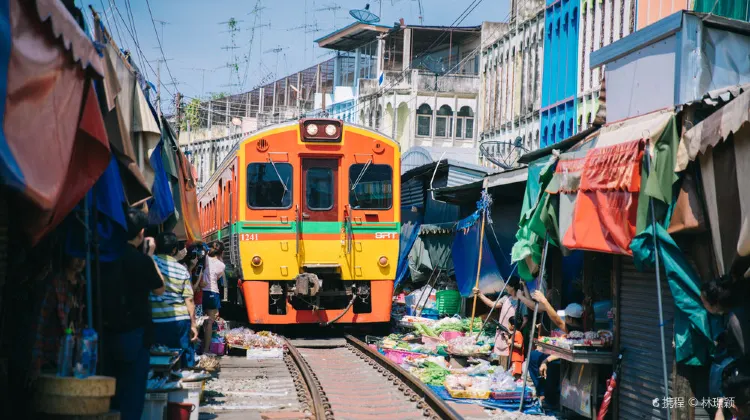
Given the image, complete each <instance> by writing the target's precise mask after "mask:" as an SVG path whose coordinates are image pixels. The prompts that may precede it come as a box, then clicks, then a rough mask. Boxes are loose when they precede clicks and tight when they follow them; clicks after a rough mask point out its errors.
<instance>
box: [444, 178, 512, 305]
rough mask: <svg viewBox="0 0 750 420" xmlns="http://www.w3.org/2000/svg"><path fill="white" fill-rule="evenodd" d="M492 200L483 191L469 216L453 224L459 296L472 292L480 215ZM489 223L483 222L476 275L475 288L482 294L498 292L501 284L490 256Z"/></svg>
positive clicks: (498, 270)
mask: <svg viewBox="0 0 750 420" xmlns="http://www.w3.org/2000/svg"><path fill="white" fill-rule="evenodd" d="M491 206H492V199H491V198H490V196H489V195H488V194H487V193H486V192H483V193H482V198H481V199H480V200H479V202H477V211H475V212H474V213H473V214H471V215H470V216H469V217H467V218H465V219H462V220H459V221H458V224H457V225H456V236H455V237H454V238H453V249H452V251H453V266H454V271H455V274H456V284H457V285H458V291H459V292H460V293H461V296H463V297H469V296H471V295H472V289H473V288H474V285H475V284H476V279H477V266H478V265H479V243H480V242H479V241H480V235H481V229H482V220H481V219H482V215H483V214H487V213H489V209H490V208H491ZM488 225H489V223H488V222H487V221H485V235H484V237H483V238H482V242H483V243H482V261H481V264H482V265H481V270H480V278H479V290H481V291H482V293H485V294H491V293H499V292H500V291H501V290H502V289H503V286H504V285H505V283H504V278H503V276H502V274H500V269H499V267H498V265H497V262H496V261H495V257H494V256H493V255H492V250H491V248H490V244H489V241H488V240H487V229H489V227H488Z"/></svg>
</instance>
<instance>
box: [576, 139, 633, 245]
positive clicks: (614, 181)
mask: <svg viewBox="0 0 750 420" xmlns="http://www.w3.org/2000/svg"><path fill="white" fill-rule="evenodd" d="M643 144H644V143H643V141H641V140H634V141H629V142H626V143H620V144H616V145H613V146H608V147H602V148H595V149H592V150H590V151H589V152H588V154H587V155H586V159H585V162H584V165H583V173H582V175H581V183H580V187H579V190H578V197H577V200H576V204H575V209H574V211H573V223H572V225H571V227H570V229H568V231H567V232H566V233H565V237H564V238H563V246H565V247H566V248H569V249H583V250H588V251H598V252H607V253H613V254H624V255H632V251H630V248H629V246H630V241H632V240H633V237H635V233H636V232H635V230H636V229H635V226H636V218H637V214H638V193H639V191H640V186H641V172H640V165H641V160H642V158H643ZM571 164H574V163H573V162H571Z"/></svg>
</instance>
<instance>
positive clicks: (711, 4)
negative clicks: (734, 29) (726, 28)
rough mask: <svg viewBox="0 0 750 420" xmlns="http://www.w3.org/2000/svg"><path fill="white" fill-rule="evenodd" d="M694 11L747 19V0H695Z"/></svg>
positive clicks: (748, 17) (749, 17)
mask: <svg viewBox="0 0 750 420" xmlns="http://www.w3.org/2000/svg"><path fill="white" fill-rule="evenodd" d="M695 11H696V12H702V13H712V14H714V15H719V16H724V17H728V18H731V19H737V20H744V21H748V19H750V16H748V2H747V0H695Z"/></svg>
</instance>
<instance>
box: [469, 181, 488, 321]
mask: <svg viewBox="0 0 750 420" xmlns="http://www.w3.org/2000/svg"><path fill="white" fill-rule="evenodd" d="M484 194H487V178H485V179H484ZM486 220H487V209H482V228H481V230H480V231H479V259H478V260H477V279H476V281H475V282H474V288H475V289H478V288H479V278H480V275H481V274H482V251H483V248H484V246H483V245H484V225H485V222H486ZM476 313H477V295H474V303H472V305H471V321H470V322H469V334H471V333H472V332H474V316H475V315H476Z"/></svg>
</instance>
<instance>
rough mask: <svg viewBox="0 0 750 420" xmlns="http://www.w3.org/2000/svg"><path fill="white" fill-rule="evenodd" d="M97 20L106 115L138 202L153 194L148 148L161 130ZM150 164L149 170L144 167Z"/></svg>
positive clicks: (132, 201) (128, 191)
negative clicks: (103, 63)
mask: <svg viewBox="0 0 750 420" xmlns="http://www.w3.org/2000/svg"><path fill="white" fill-rule="evenodd" d="M95 22H96V27H95V35H96V39H97V40H98V42H100V43H102V44H104V60H105V62H106V70H105V71H106V77H105V80H104V83H103V86H104V89H103V91H104V92H102V93H101V94H102V97H103V101H102V102H105V103H106V107H105V108H104V118H105V121H106V122H107V134H108V137H109V141H110V143H111V144H112V150H113V152H114V154H115V157H117V161H118V163H119V164H120V168H121V170H120V176H121V178H122V183H123V186H124V187H125V196H126V197H127V200H128V204H129V205H131V206H134V205H137V204H139V203H142V202H143V201H144V200H146V199H148V198H149V197H150V196H151V189H150V186H151V185H153V182H154V175H153V169H152V168H151V166H150V164H146V163H145V162H144V160H147V159H148V156H146V153H147V151H149V150H150V149H153V148H155V147H156V143H158V142H159V138H160V137H161V131H160V129H159V126H158V124H157V123H156V120H155V119H154V117H153V115H152V114H151V111H150V110H149V108H148V104H147V103H146V99H145V97H144V96H143V92H142V91H141V89H140V87H139V86H138V83H137V81H136V77H135V74H133V72H132V71H131V68H130V65H128V63H126V62H125V60H123V59H122V57H121V56H120V52H119V50H118V49H117V47H116V46H115V45H113V44H112V42H111V41H110V40H108V39H107V37H106V35H105V34H104V31H103V28H102V26H101V22H100V21H99V20H98V18H97V20H96V21H95ZM133 140H136V141H135V142H134V141H133ZM136 148H137V149H136ZM146 168H148V169H149V170H148V171H144V169H146ZM146 172H148V174H149V176H148V180H147V179H146V178H145V177H144V174H145V173H146Z"/></svg>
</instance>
